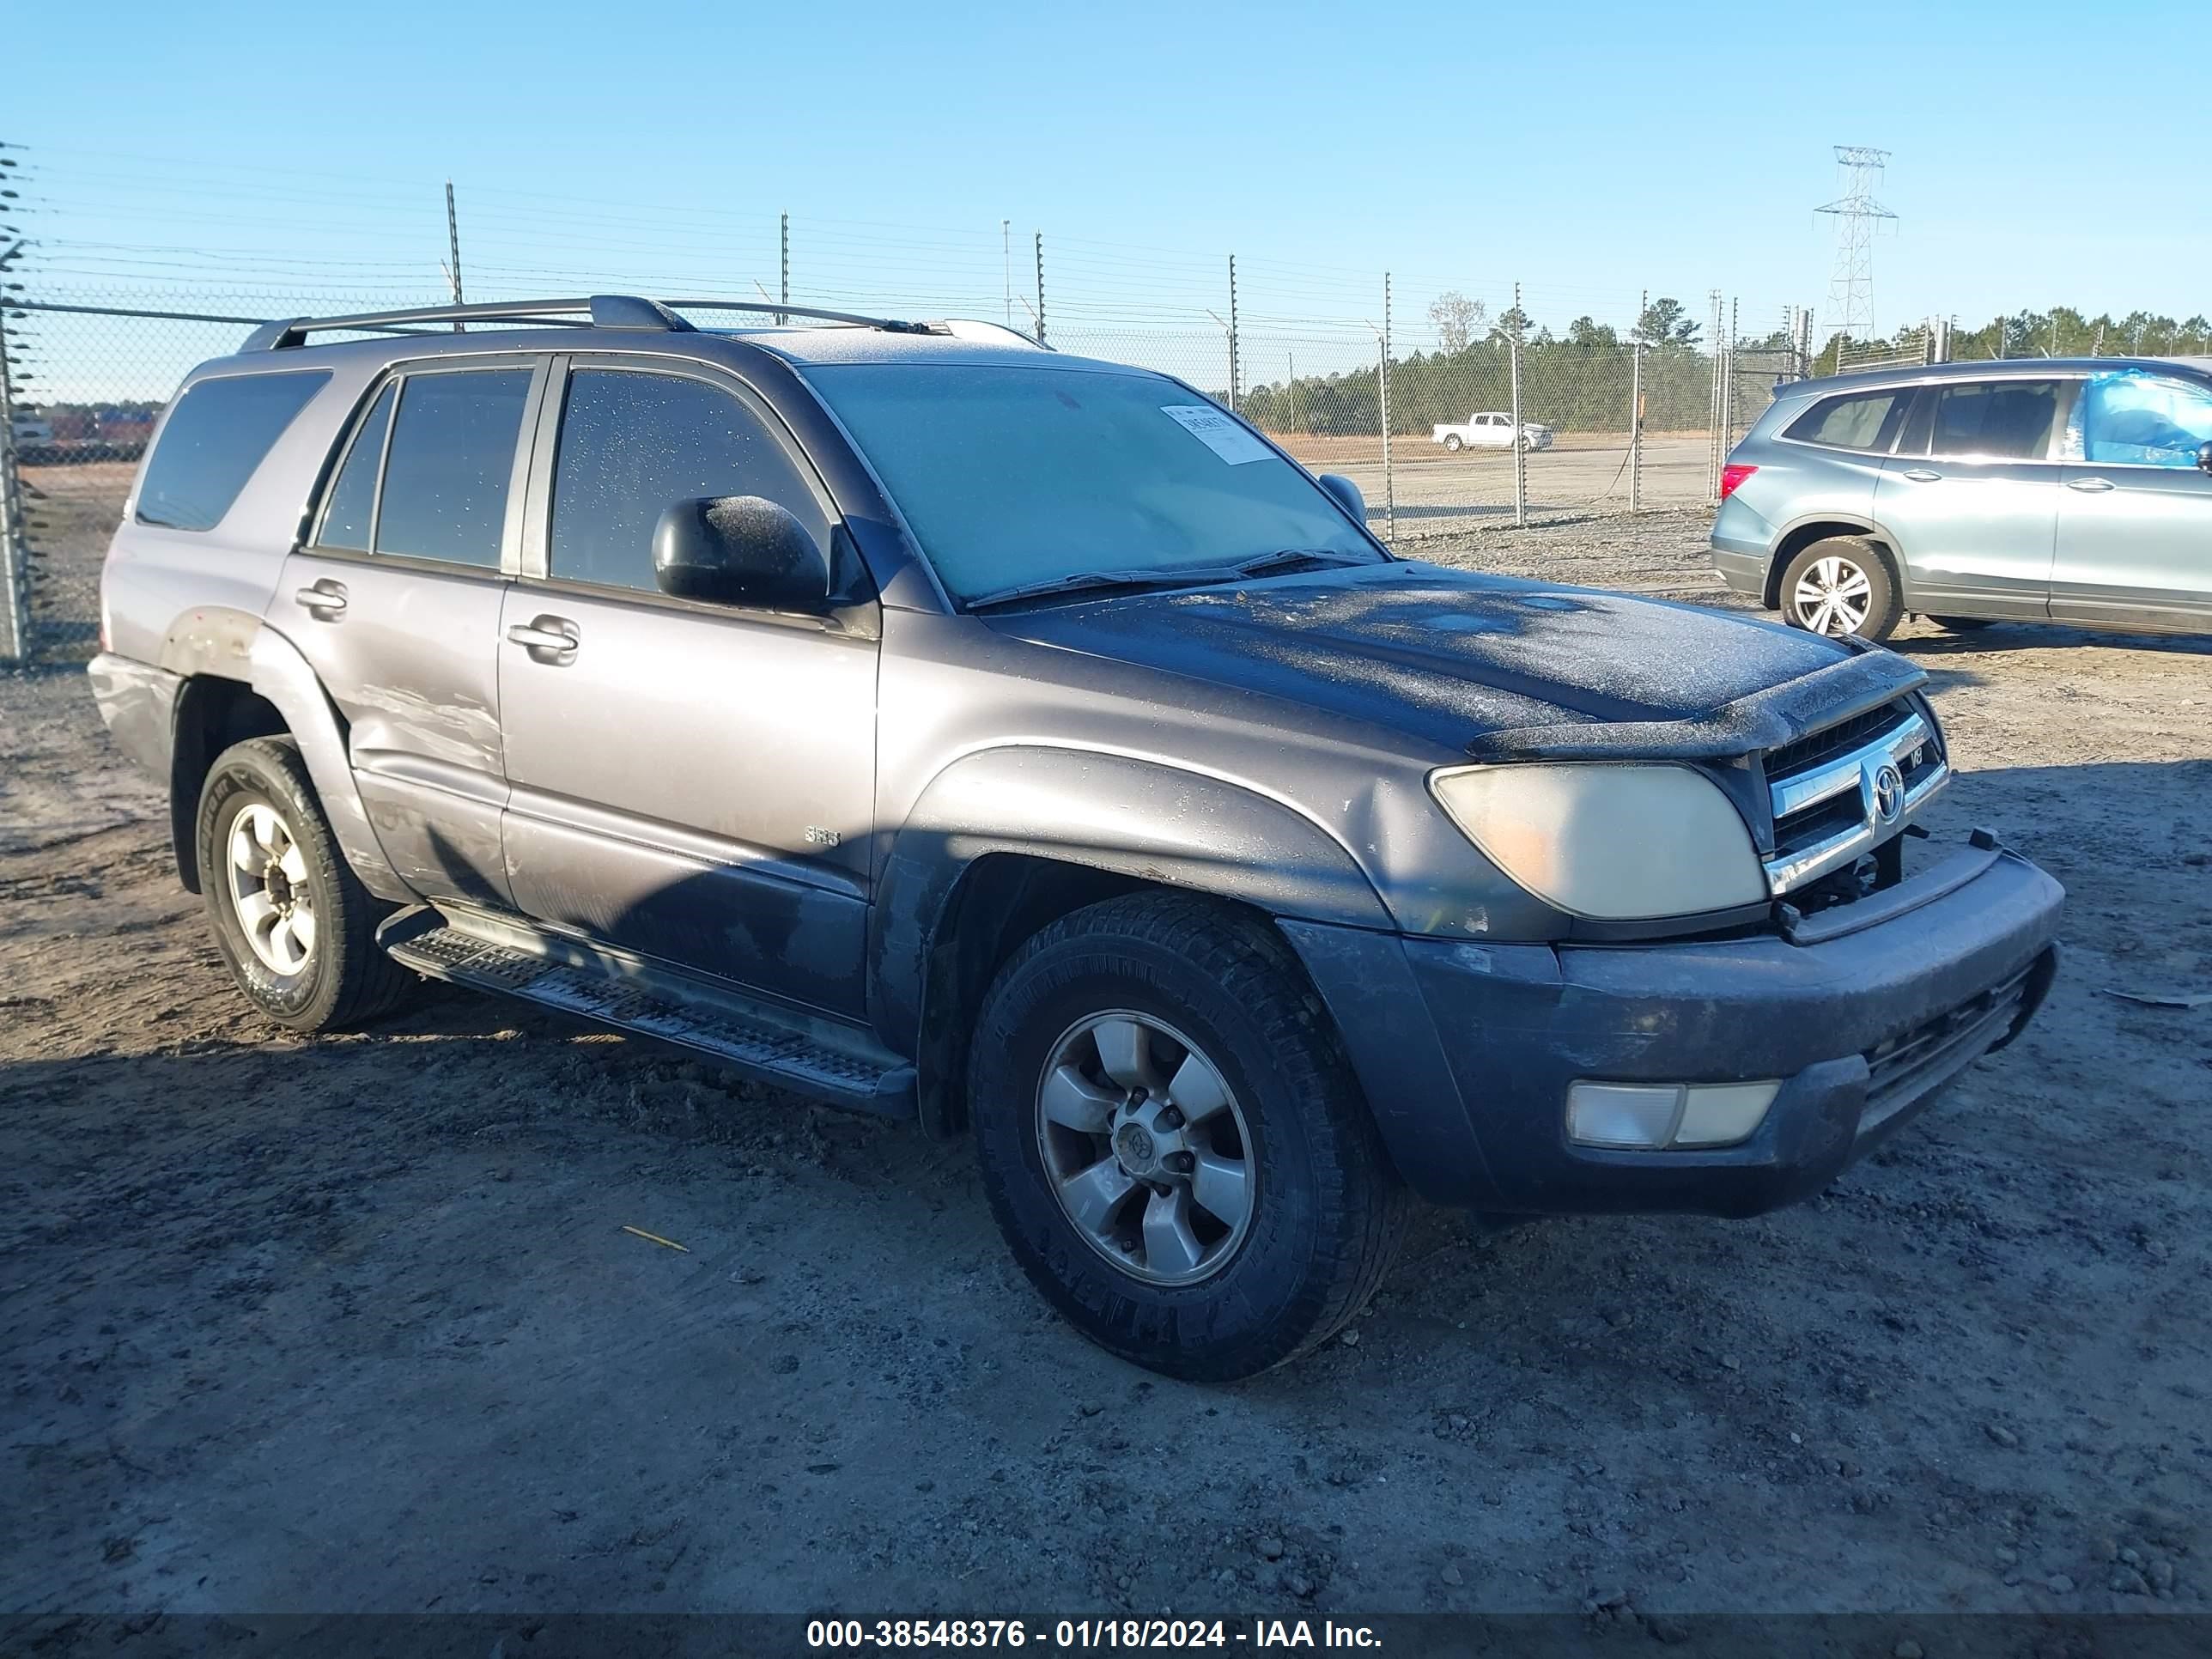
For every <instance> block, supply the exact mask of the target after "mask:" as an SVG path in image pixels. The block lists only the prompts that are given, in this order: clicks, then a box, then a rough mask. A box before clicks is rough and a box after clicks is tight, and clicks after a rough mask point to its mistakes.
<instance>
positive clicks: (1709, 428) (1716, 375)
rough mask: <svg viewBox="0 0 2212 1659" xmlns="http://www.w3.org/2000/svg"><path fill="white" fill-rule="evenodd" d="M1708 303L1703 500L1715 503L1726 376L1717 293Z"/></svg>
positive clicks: (1718, 490)
mask: <svg viewBox="0 0 2212 1659" xmlns="http://www.w3.org/2000/svg"><path fill="white" fill-rule="evenodd" d="M1705 297H1706V298H1707V299H1709V300H1710V301H1712V307H1713V326H1712V332H1711V334H1710V335H1709V336H1707V343H1709V344H1710V346H1711V349H1712V354H1713V383H1712V386H1711V396H1710V397H1709V398H1707V400H1706V404H1705V499H1706V500H1707V501H1718V500H1719V499H1720V493H1721V381H1722V378H1723V376H1724V375H1725V374H1727V373H1728V365H1727V363H1726V362H1724V361H1723V352H1722V348H1721V291H1720V289H1711V290H1710V291H1709V292H1708V293H1707V295H1706V296H1705Z"/></svg>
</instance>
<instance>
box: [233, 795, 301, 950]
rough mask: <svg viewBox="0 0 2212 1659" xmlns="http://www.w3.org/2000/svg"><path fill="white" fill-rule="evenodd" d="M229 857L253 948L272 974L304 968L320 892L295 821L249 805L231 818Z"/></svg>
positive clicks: (236, 900)
mask: <svg viewBox="0 0 2212 1659" xmlns="http://www.w3.org/2000/svg"><path fill="white" fill-rule="evenodd" d="M225 862H226V863H227V864H228V866H229V877H230V901H231V908H233V910H234V911H235V912H236V913H237V916H238V925H239V930H240V932H241V933H244V934H245V935H246V946H247V948H248V949H249V950H251V951H252V952H253V954H254V956H255V957H257V958H258V960H259V961H260V963H261V965H262V966H263V967H264V968H266V969H269V970H270V972H271V973H276V974H283V975H293V974H296V973H298V972H299V971H300V970H301V969H303V968H305V967H306V966H307V959H308V957H310V956H312V955H313V952H314V949H315V895H314V890H313V887H312V886H311V885H310V884H309V883H308V880H307V854H304V853H303V852H301V849H300V843H299V842H298V840H297V839H296V838H295V836H293V834H292V829H291V826H290V825H289V824H288V823H285V822H284V820H283V817H282V816H281V815H280V814H279V813H278V812H277V811H276V809H275V808H274V807H270V806H267V805H263V804H262V803H260V802H258V801H254V802H252V803H250V804H248V805H246V806H245V807H244V808H243V809H241V810H240V812H239V814H238V816H237V817H235V818H233V819H232V820H231V825H230V837H229V842H228V858H227V859H226V860H225Z"/></svg>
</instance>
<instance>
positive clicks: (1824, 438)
mask: <svg viewBox="0 0 2212 1659" xmlns="http://www.w3.org/2000/svg"><path fill="white" fill-rule="evenodd" d="M1904 400H1905V392H1902V391H1899V390H1896V389H1894V388H1893V389H1892V390H1890V391H1887V392H1856V393H1854V394H1852V395H1851V396H1850V397H1845V398H1826V399H1824V400H1823V401H1822V402H1820V403H1817V404H1814V405H1813V406H1812V408H1810V409H1808V410H1806V411H1805V412H1804V413H1803V414H1802V415H1800V416H1798V417H1797V418H1796V420H1795V421H1792V422H1790V429H1789V431H1787V432H1785V433H1784V434H1783V436H1784V437H1785V438H1795V439H1796V440H1797V441H1799V442H1800V443H1808V444H1828V445H1831V446H1832V447H1835V448H1838V449H1881V448H1884V447H1887V443H1886V440H1887V436H1888V431H1889V425H1890V416H1892V415H1893V414H1894V413H1895V412H1896V411H1897V410H1898V409H1899V406H1900V405H1901V404H1902V403H1903V402H1904Z"/></svg>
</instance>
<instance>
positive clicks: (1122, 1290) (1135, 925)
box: [969, 893, 1409, 1383]
mask: <svg viewBox="0 0 2212 1659" xmlns="http://www.w3.org/2000/svg"><path fill="white" fill-rule="evenodd" d="M970 1054H971V1060H970V1063H969V1112H970V1115H971V1121H972V1122H973V1124H974V1126H975V1147H976V1156H977V1159H978V1162H979V1164H981V1171H982V1176H983V1187H984V1191H985V1193H986V1194H987V1195H988V1197H989V1200H990V1203H991V1208H992V1211H993V1213H994V1215H995V1217H996V1218H997V1219H998V1223H999V1226H1000V1230H1001V1231H1003V1232H1004V1233H1005V1235H1006V1241H1007V1243H1008V1244H1009V1245H1010V1246H1011V1247H1012V1250H1013V1253H1014V1256H1015V1259H1016V1260H1017V1261H1019V1262H1020V1264H1021V1266H1022V1268H1023V1270H1024V1272H1025V1273H1028V1274H1029V1276H1030V1280H1031V1281H1032V1282H1033V1283H1034V1284H1035V1285H1036V1286H1037V1288H1038V1290H1039V1291H1042V1293H1043V1295H1044V1296H1045V1297H1046V1299H1047V1300H1048V1301H1049V1302H1050V1303H1052V1304H1053V1305H1054V1307H1055V1308H1057V1309H1058V1310H1060V1313H1061V1314H1062V1316H1065V1317H1066V1319H1067V1320H1068V1322H1070V1323H1072V1324H1073V1325H1074V1326H1075V1327H1076V1328H1078V1329H1079V1330H1080V1331H1082V1332H1083V1334H1085V1335H1086V1336H1088V1337H1090V1338H1091V1340H1093V1341H1094V1342H1097V1344H1099V1345H1100V1346H1102V1347H1104V1348H1106V1349H1108V1350H1109V1352H1113V1353H1115V1354H1118V1355H1120V1356H1121V1358H1125V1359H1127V1360H1130V1361H1132V1362H1133V1363H1134V1364H1139V1365H1142V1366H1145V1367H1146V1368H1147V1369H1149V1370H1156V1371H1160V1372H1163V1373H1164V1374H1166V1375H1168V1376H1177V1377H1183V1378H1186V1379H1189V1380H1192V1381H1196V1382H1208V1383H1221V1382H1230V1381H1233V1380H1235V1379H1237V1378H1239V1377H1245V1376H1252V1375H1254V1374H1255V1373H1256V1372H1259V1371H1263V1370H1267V1369H1268V1368H1270V1367H1271V1366H1274V1365H1279V1364H1284V1363H1285V1362H1286V1361H1288V1360H1291V1359H1293V1358H1297V1356H1298V1355H1300V1354H1302V1353H1304V1352H1308V1351H1310V1349H1312V1348H1314V1347H1316V1346H1318V1345H1319V1344H1321V1343H1322V1342H1324V1341H1326V1340H1328V1338H1329V1337H1330V1336H1332V1335H1333V1334H1335V1333H1336V1332H1337V1331H1339V1330H1340V1329H1341V1328H1343V1327H1344V1325H1345V1324H1346V1322H1348V1321H1349V1320H1350V1319H1352V1316H1354V1315H1356V1314H1357V1313H1358V1311H1359V1310H1360V1308H1361V1307H1362V1306H1363V1305H1364V1304H1365V1303H1366V1301H1367V1299H1368V1297H1370V1296H1371V1295H1372V1294H1373V1293H1374V1290H1375V1286H1376V1284H1377V1283H1378V1282H1380V1280H1381V1279H1382V1276H1383V1272H1384V1271H1385V1269H1386V1268H1387V1267H1389V1263H1390V1261H1391V1258H1392V1257H1393V1255H1395V1252H1396V1249H1397V1245H1398V1241H1399V1239H1400V1237H1401V1234H1402V1232H1403V1230H1404V1225H1405V1217H1406V1213H1407V1205H1408V1202H1409V1200H1408V1199H1407V1195H1406V1192H1405V1189H1404V1188H1403V1186H1402V1185H1401V1183H1400V1182H1399V1181H1398V1179H1397V1176H1396V1175H1395V1172H1394V1171H1392V1170H1391V1169H1390V1167H1389V1161H1388V1159H1387V1158H1386V1157H1385V1155H1384V1153H1383V1146H1382V1142H1381V1139H1380V1137H1379V1136H1378V1134H1377V1133H1376V1128H1375V1126H1374V1122H1373V1121H1372V1119H1371V1118H1370V1115H1369V1114H1368V1111H1367V1108H1366V1104H1365V1103H1364V1100H1363V1099H1362V1097H1361V1096H1360V1092H1359V1088H1358V1084H1357V1082H1356V1081H1355V1079H1353V1077H1352V1070H1351V1066H1350V1063H1349V1061H1348V1060H1346V1057H1345V1054H1344V1051H1343V1047H1342V1044H1341V1042H1340V1040H1339V1038H1338V1036H1337V1033H1336V1030H1335V1028H1334V1025H1333V1024H1331V1023H1330V1021H1329V1018H1328V1012H1327V1010H1326V1009H1325V1008H1324V1007H1323V1006H1322V1003H1321V1000H1320V999H1319V998H1318V997H1317V996H1316V994H1314V992H1313V990H1312V988H1311V987H1310V985H1309V984H1308V983H1307V981H1306V980H1305V978H1304V974H1303V973H1302V972H1301V971H1300V969H1299V968H1298V965H1297V958H1296V957H1294V956H1293V955H1292V954H1291V951H1290V950H1289V948H1288V947H1287V946H1286V945H1285V944H1284V943H1283V941H1282V939H1281V938H1280V936H1279V934H1277V933H1275V932H1274V930H1273V929H1272V928H1270V927H1267V925H1266V924H1265V923H1264V922H1262V921H1258V920H1256V919H1255V918H1253V917H1251V916H1249V915H1247V914H1245V913H1244V912H1243V911H1240V910H1237V909H1236V908H1232V907H1230V906H1227V905H1224V904H1219V903H1217V902H1212V901H1210V900H1206V899H1201V898H1197V897H1193V896H1183V895H1176V894H1158V893H1146V894H1134V895H1131V896H1127V897H1124V898H1119V899H1112V900H1109V901H1107V902H1104V903H1102V904H1097V905H1093V906H1091V907H1090V908H1087V909H1084V910H1080V911H1078V912H1076V913H1075V914H1074V915H1071V916H1067V917H1065V918H1063V919H1062V920H1061V921H1057V922H1055V923H1054V924H1053V925H1052V926H1050V927H1047V928H1046V929H1045V930H1044V931H1043V932H1042V933H1038V934H1037V935H1036V937H1035V938H1033V939H1030V940H1029V942H1028V943H1027V944H1025V945H1023V946H1022V947H1021V948H1020V949H1019V950H1018V951H1016V952H1015V953H1014V955H1013V957H1012V959H1011V960H1009V961H1008V962H1007V963H1006V966H1005V967H1004V968H1003V969H1001V970H1000V974H999V976H998V978H997V980H996V981H994V984H993V985H992V987H991V989H990V991H989V993H988V994H987V996H986V998H985V1000H984V1004H983V1010H982V1014H981V1018H980V1020H979V1021H978V1024H977V1028H976V1032H975V1042H974V1044H973V1046H972V1048H971V1050H970Z"/></svg>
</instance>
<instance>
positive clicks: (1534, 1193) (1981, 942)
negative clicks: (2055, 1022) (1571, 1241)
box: [1283, 853, 2064, 1216]
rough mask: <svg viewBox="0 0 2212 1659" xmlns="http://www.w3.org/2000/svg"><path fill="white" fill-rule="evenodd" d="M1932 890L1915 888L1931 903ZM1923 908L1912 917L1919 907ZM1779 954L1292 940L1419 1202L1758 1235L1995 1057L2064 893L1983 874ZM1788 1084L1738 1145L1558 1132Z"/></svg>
mask: <svg viewBox="0 0 2212 1659" xmlns="http://www.w3.org/2000/svg"><path fill="white" fill-rule="evenodd" d="M1923 884H1924V885H1923ZM1914 888H1921V889H1922V890H1924V891H1925V892H1926V893H1927V894H1928V895H1929V896H1928V897H1927V898H1926V899H1925V900H1924V902H1915V898H1916V895H1915V893H1914V892H1913V891H1912V889H1914ZM1879 899H1880V900H1881V902H1879V903H1877V902H1876V901H1874V900H1868V901H1862V902H1864V903H1868V904H1870V905H1874V906H1875V908H1874V910H1873V911H1871V912H1870V913H1869V914H1870V915H1873V916H1874V917H1875V920H1873V921H1870V922H1869V925H1867V926H1864V927H1857V928H1856V929H1851V928H1850V926H1849V922H1848V921H1847V920H1838V921H1830V918H1832V917H1838V918H1841V917H1844V915H1845V913H1844V912H1829V913H1824V915H1823V916H1822V917H1821V918H1820V921H1823V922H1826V923H1828V925H1827V926H1826V927H1823V928H1820V929H1818V930H1814V929H1808V930H1806V933H1804V934H1802V935H1801V937H1812V936H1814V934H1815V933H1817V935H1818V942H1817V943H1805V944H1792V943H1790V941H1789V940H1788V939H1784V938H1783V937H1780V936H1779V935H1763V936H1760V937H1758V938H1753V939H1727V940H1717V941H1708V942H1702V943H1699V942H1692V943H1680V942H1676V943H1663V944H1651V945H1558V946H1554V945H1467V944H1457V943H1454V942H1452V941H1449V940H1444V939H1415V938H1407V937H1401V936H1398V935H1394V934H1386V933H1368V932H1364V931H1362V930H1359V929H1356V928H1347V927H1328V926H1323V925H1320V924H1314V923H1305V922H1285V923H1284V924H1283V930H1284V932H1285V934H1286V935H1287V936H1288V937H1289V939H1291V943H1292V944H1293V945H1294V946H1295V947H1296V948H1297V951H1298V953H1299V955H1300V957H1302V958H1303V959H1304V962H1305V964H1306V967H1307V969H1308V971H1309V972H1310V974H1311V975H1313V978H1314V981H1315V984H1316V987H1317V988H1318V989H1319V990H1320V992H1321V994H1322V997H1323V998H1324V1000H1327V1001H1328V1005H1329V1007H1330V1011H1331V1012H1332V1013H1333V1014H1334V1016H1335V1018H1336V1021H1337V1024H1338V1027H1339V1029H1340V1030H1341V1031H1342V1032H1343V1034H1344V1037H1345V1041H1346V1046H1347V1047H1348V1048H1350V1050H1351V1053H1352V1063H1353V1066H1354V1068H1355V1070H1356V1071H1357V1072H1358V1075H1359V1079H1360V1081H1361V1083H1362V1085H1364V1088H1365V1091H1366V1094H1367V1098H1368V1102H1369V1104H1370V1108H1371V1109H1372V1110H1373V1111H1374V1113H1375V1117H1376V1122H1377V1124H1378V1125H1379V1126H1380V1127H1381V1129H1382V1131H1383V1138H1384V1140H1385V1142H1386V1143H1387V1144H1388V1146H1389V1150H1390V1152H1391V1155H1392V1158H1393V1159H1394V1160H1395V1163H1396V1164H1397V1167H1398V1169H1399V1170H1400V1171H1401V1174H1403V1175H1404V1176H1405V1177H1406V1179H1407V1181H1408V1182H1410V1183H1411V1184H1412V1185H1413V1188H1414V1189H1415V1190H1416V1191H1418V1192H1419V1193H1420V1194H1422V1195H1423V1196H1424V1197H1426V1198H1429V1199H1431V1200H1435V1201H1437V1202H1440V1203H1447V1204H1458V1205H1464V1206H1470V1207H1473V1208H1476V1209H1481V1210H1491V1211H1498V1212H1508V1213H1520V1214H1533V1215H1543V1214H1574V1213H1584V1212H1617V1211H1695V1212H1704V1213H1707V1214H1714V1215H1732V1216H1742V1215H1755V1214H1758V1213H1759V1212H1762V1211H1766V1210H1771V1209H1775V1208H1777V1207H1778V1206H1782V1205H1785V1204H1790V1203H1793V1202H1796V1201H1797V1200H1801V1199H1803V1198H1806V1197H1808V1196H1810V1195H1811V1194H1814V1193H1816V1192H1818V1191H1820V1189H1821V1188H1823V1187H1825V1186H1826V1185H1827V1184H1828V1182H1831V1181H1832V1180H1833V1179H1834V1178H1835V1176H1837V1175H1838V1173H1840V1172H1841V1171H1842V1170H1844V1168H1846V1167H1847V1166H1848V1165H1849V1164H1850V1163H1851V1161H1852V1160H1853V1159H1854V1158H1857V1157H1859V1156H1860V1155H1861V1154H1863V1152H1866V1150H1867V1149H1868V1148H1869V1147H1870V1146H1873V1145H1875V1142H1877V1141H1878V1140H1880V1139H1882V1138H1883V1137H1885V1136H1887V1135H1888V1134H1889V1133H1893V1131H1895V1130H1896V1129H1897V1128H1898V1127H1899V1126H1900V1125H1902V1124H1904V1123H1905V1122H1906V1121H1909V1120H1910V1119H1911V1117H1912V1116H1913V1115H1915V1114H1916V1113H1917V1112H1918V1111H1919V1110H1920V1109H1922V1108H1923V1107H1924V1106H1925V1105H1926V1104H1927V1103H1928V1102H1929V1099H1931V1098H1932V1097H1933V1096H1934V1095H1935V1093H1936V1091H1937V1090H1939V1089H1940V1088H1942V1085H1944V1084H1946V1083H1948V1081H1949V1080H1950V1079H1952V1078H1953V1077H1954V1076H1956V1075H1957V1074H1958V1073H1960V1072H1961V1071H1963V1070H1965V1069H1966V1066H1969V1065H1971V1064H1972V1062H1973V1061H1974V1060H1977V1059H1978V1058H1979V1057H1980V1056H1981V1055H1982V1054H1985V1053H1987V1052H1989V1051H1990V1049H1992V1048H2000V1047H2002V1046H2003V1044H2004V1043H2006V1042H2009V1041H2010V1040H2011V1039H2012V1038H2013V1036H2015V1035H2016V1034H2017V1033H2018V1032H2019V1030H2021V1027H2022V1026H2023V1025H2025V1024H2026V1023H2027V1020H2028V1018H2030V1017H2031V1016H2032V1015H2033V1013H2034V1012H2035V1009H2036V1007H2037V1006H2039V1004H2040V1003H2041V1001H2042V1000H2043V998H2044V995H2045V993H2046V992H2047V991H2048V990H2049V988H2050V986H2051V977H2052V975H2054V974H2055V973H2056V971H2057V945H2056V943H2055V934H2056V933H2057V922H2058V915H2059V910H2060V907H2061V905H2062V903H2063V900H2064V892H2063V890H2062V889H2061V888H2060V887H2059V885H2058V884H2057V882H2056V881H2054V880H2052V879H2051V878H2050V877H2049V876H2047V875H2045V873H2044V872H2042V871H2041V870H2039V869H2038V868H2037V867H2036V866H2034V865H2033V864H2030V863H2029V862H2028V861H2027V860H2025V859H2022V858H2020V857H2019V856H2017V855H2016V854H2010V853H1998V854H1995V855H1994V856H1987V855H1984V858H1983V860H1982V861H1981V867H1980V869H1979V871H1978V873H1977V874H1975V875H1973V876H1972V878H1971V879H1966V880H1960V878H1959V868H1958V866H1953V867H1951V868H1950V869H1949V870H1948V872H1947V871H1946V870H1945V869H1943V868H1942V867H1939V868H1938V869H1936V870H1934V871H1930V872H1929V873H1928V874H1927V875H1926V876H1924V877H1921V878H1916V880H1915V881H1913V882H1911V883H1907V884H1903V885H1901V886H1899V887H1898V888H1894V889H1892V890H1889V891H1888V892H1887V893H1886V894H1883V895H1881V896H1879ZM1577 1079H1598V1080H1603V1081H1608V1082H1654V1083H1675V1082H1689V1083H1726V1082H1750V1081H1755V1080H1769V1079H1779V1080H1780V1081H1781V1084H1782V1087H1781V1090H1780V1092H1779V1093H1778V1095H1777V1096H1776V1097H1775V1100H1774V1103H1773V1105H1772V1106H1771V1108H1770V1109H1768V1111H1767V1114H1766V1116H1765V1120H1764V1121H1763V1122H1762V1123H1761V1124H1760V1126H1759V1129H1758V1131H1757V1132H1756V1133H1753V1136H1752V1137H1751V1139H1749V1140H1747V1141H1745V1142H1744V1143H1742V1144H1741V1145H1739V1146H1729V1147H1725V1148H1720V1149H1716V1150H1711V1151H1698V1152H1617V1151H1609V1150H1601V1149H1599V1148H1595V1147H1589V1146H1577V1145H1575V1144H1573V1143H1571V1142H1570V1141H1569V1140H1568V1139H1567V1136H1566V1129H1565V1101H1566V1094H1567V1087H1568V1085H1570V1084H1571V1083H1573V1082H1575V1081H1576V1080H1577Z"/></svg>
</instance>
